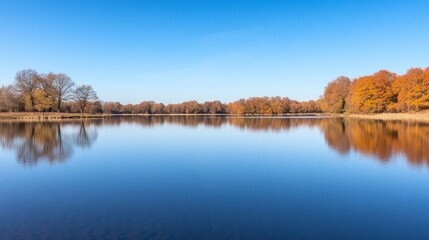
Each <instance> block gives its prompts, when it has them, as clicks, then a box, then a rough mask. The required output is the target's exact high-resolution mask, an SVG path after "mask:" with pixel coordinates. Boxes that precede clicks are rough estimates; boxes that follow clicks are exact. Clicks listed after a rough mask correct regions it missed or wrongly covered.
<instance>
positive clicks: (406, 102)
mask: <svg viewBox="0 0 429 240" xmlns="http://www.w3.org/2000/svg"><path fill="white" fill-rule="evenodd" d="M321 100H322V101H321V103H322V106H321V108H322V111H323V112H330V113H344V112H350V113H364V114H369V113H384V112H416V111H421V110H425V109H429V67H428V68H426V69H422V68H411V69H409V70H408V71H407V73H405V74H404V75H397V74H395V73H392V72H389V71H386V70H382V71H379V72H376V73H374V74H373V75H369V76H363V77H359V78H357V79H355V80H353V81H351V80H350V79H349V78H347V77H339V78H337V79H336V80H334V81H332V82H330V83H329V84H328V86H327V87H326V88H325V91H324V94H323V97H322V98H321Z"/></svg>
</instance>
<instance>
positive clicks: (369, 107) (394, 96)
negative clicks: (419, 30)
mask: <svg viewBox="0 0 429 240" xmlns="http://www.w3.org/2000/svg"><path fill="white" fill-rule="evenodd" d="M424 109H429V68H426V69H421V68H412V69H410V70H408V72H407V73H406V74H404V75H402V76H399V75H397V74H395V73H392V72H389V71H386V70H382V71H379V72H377V73H374V74H373V75H369V76H363V77H359V78H357V79H354V80H350V78H348V77H344V76H341V77H339V78H337V79H335V80H334V81H332V82H330V83H328V85H327V86H326V87H325V89H324V93H323V95H322V96H321V97H320V98H319V99H318V100H310V101H296V100H292V99H289V98H287V97H251V98H247V99H240V100H238V101H234V102H231V103H223V102H221V101H207V102H204V103H199V102H197V101H186V102H182V103H177V104H167V105H165V104H163V103H157V102H154V101H143V102H141V103H139V104H125V105H123V104H121V103H119V102H102V101H100V100H99V99H98V97H97V94H96V92H95V91H94V89H93V88H92V87H91V86H89V85H82V86H76V84H75V83H74V82H73V80H72V79H71V78H70V77H69V76H67V75H66V74H63V73H48V74H39V73H37V72H36V71H35V70H31V69H28V70H22V71H19V72H18V73H17V74H16V76H15V82H14V83H13V84H12V85H9V86H4V87H1V88H0V111H2V112H67V113H82V114H83V113H91V114H99V113H105V114H239V115H256V114H261V115H281V114H299V113H322V112H325V113H364V114H369V113H383V112H415V111H420V110H424Z"/></svg>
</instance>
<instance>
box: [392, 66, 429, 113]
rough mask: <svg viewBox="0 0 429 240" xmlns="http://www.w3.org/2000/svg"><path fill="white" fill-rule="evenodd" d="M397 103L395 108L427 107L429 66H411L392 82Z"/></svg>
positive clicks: (413, 109) (414, 109)
mask: <svg viewBox="0 0 429 240" xmlns="http://www.w3.org/2000/svg"><path fill="white" fill-rule="evenodd" d="M393 87H394V91H395V92H396V93H397V98H398V103H397V104H396V106H395V110H397V111H402V112H410V111H419V110H423V109H427V108H429V68H426V69H425V70H423V69H421V68H412V69H410V70H408V72H407V73H406V74H404V75H403V76H400V77H398V79H397V80H396V81H395V82H394V84H393Z"/></svg>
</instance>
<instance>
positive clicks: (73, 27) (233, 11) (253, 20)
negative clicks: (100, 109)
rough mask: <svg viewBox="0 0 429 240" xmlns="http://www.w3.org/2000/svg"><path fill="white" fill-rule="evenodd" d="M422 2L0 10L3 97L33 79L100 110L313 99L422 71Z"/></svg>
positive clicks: (160, 0)
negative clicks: (53, 80)
mask: <svg viewBox="0 0 429 240" xmlns="http://www.w3.org/2000/svg"><path fill="white" fill-rule="evenodd" d="M428 10H429V1H412V0H408V1H394V0H393V1H392V0H391V1H382V0H380V1H365V0H363V1H297V0H296V1H286V0H284V1H269V0H265V1H254V0H242V1H234V0H230V1H223V0H217V1H214V0H213V1H211V0H205V1H203V0H199V1H184V0H183V1H179V0H177V1H167V0H153V1H127V0H125V1H119V0H118V1H108V0H106V1H78V0H71V1H65V0H64V1H54V0H52V1H22V0H2V1H1V2H0V85H5V84H9V83H11V82H12V81H13V78H14V76H15V73H16V72H17V71H19V70H21V69H25V68H32V69H35V70H37V71H39V72H50V71H52V72H63V73H66V74H68V75H69V76H71V77H72V78H73V80H74V81H75V82H76V83H77V84H90V85H93V87H94V89H95V90H96V91H97V93H98V95H99V97H100V98H101V99H102V100H104V101H114V100H115V101H116V100H117V101H120V102H122V103H138V102H140V101H142V100H155V101H161V102H165V103H174V102H181V101H185V100H194V99H195V100H198V101H205V100H215V99H219V100H221V101H232V100H236V99H239V98H242V97H250V96H289V97H290V98H293V99H297V100H309V99H317V98H318V97H319V96H320V95H321V94H322V93H323V88H324V87H325V85H326V84H327V83H328V82H329V81H331V80H333V79H335V78H336V77H337V76H340V75H346V76H349V77H351V78H355V77H359V76H362V75H367V74H372V73H373V72H375V71H378V70H380V69H388V70H391V71H394V72H397V73H400V74H402V73H404V72H406V70H407V69H408V68H410V67H427V66H429V31H428V26H429V14H427V12H428Z"/></svg>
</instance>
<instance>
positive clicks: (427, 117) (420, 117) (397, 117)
mask: <svg viewBox="0 0 429 240" xmlns="http://www.w3.org/2000/svg"><path fill="white" fill-rule="evenodd" d="M150 116H162V117H168V116H183V117H201V116H213V117H273V118H276V117H342V118H355V119H367V120H384V121H417V122H428V123H429V111H423V112H416V113H379V114H332V113H305V114H304V113H301V114H282V115H261V114H255V115H239V114H83V115H82V114H80V113H35V112H28V113H27V112H25V113H0V120H33V121H42V120H43V121H44V120H48V121H49V120H66V119H102V118H110V117H150Z"/></svg>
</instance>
